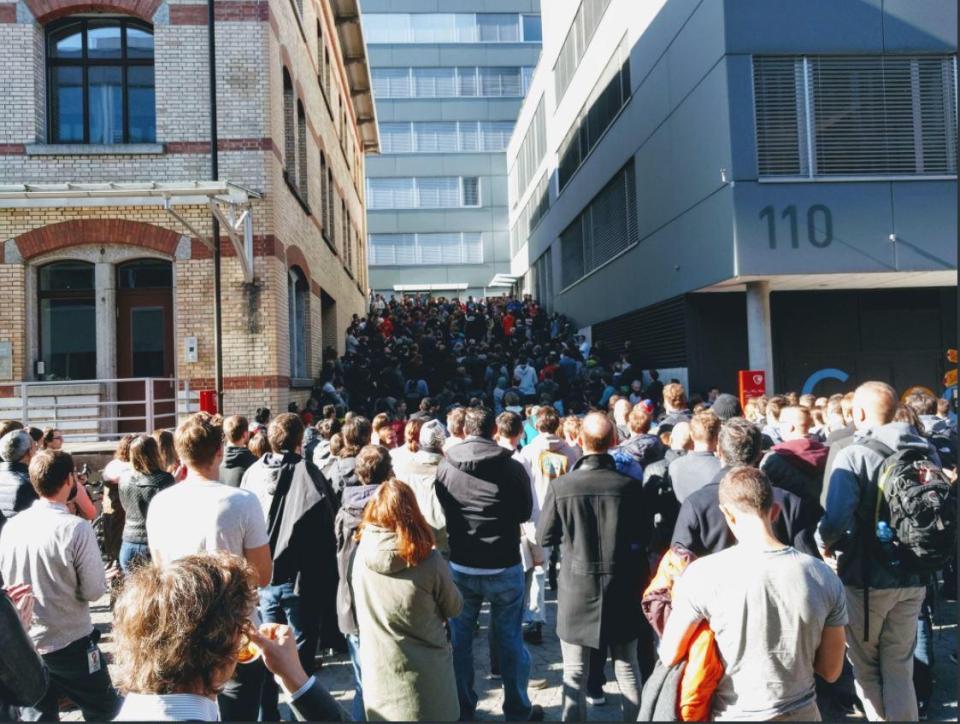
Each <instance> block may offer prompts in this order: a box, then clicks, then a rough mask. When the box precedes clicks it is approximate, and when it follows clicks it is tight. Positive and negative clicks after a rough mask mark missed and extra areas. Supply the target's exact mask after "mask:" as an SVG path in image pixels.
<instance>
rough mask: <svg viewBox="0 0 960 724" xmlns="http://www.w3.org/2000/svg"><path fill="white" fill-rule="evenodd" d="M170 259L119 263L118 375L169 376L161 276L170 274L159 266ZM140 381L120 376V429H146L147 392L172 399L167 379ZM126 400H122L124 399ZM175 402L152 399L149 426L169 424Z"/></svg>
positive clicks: (167, 294)
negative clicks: (148, 382)
mask: <svg viewBox="0 0 960 724" xmlns="http://www.w3.org/2000/svg"><path fill="white" fill-rule="evenodd" d="M158 265H166V267H168V268H169V267H170V263H169V262H162V261H159V260H142V261H138V262H131V263H130V264H127V265H123V266H120V267H118V284H117V377H118V378H121V379H123V378H136V377H147V378H172V377H173V373H174V357H173V289H172V288H171V286H170V284H169V283H166V285H164V282H166V280H168V279H169V278H170V273H169V272H168V273H165V270H164V269H163V267H159V268H158ZM145 387H146V386H145V385H144V383H143V382H142V381H131V382H119V383H118V384H117V398H118V400H119V401H120V402H121V404H119V405H118V406H117V407H118V413H117V415H118V416H119V417H125V418H131V419H127V420H120V421H119V422H118V426H117V429H118V431H119V432H147V433H150V432H152V430H150V429H147V427H148V426H147V422H146V420H145V415H146V405H145V400H146V399H147V394H150V393H152V395H153V398H154V399H155V400H172V399H173V398H174V396H175V390H174V389H173V384H172V383H156V384H153V385H152V389H151V390H150V391H149V393H148V391H147V390H146V389H145ZM125 400H129V401H130V402H128V403H127V404H123V401H125ZM174 405H175V403H174V402H158V403H156V404H155V405H154V423H153V428H160V427H172V426H173V424H174Z"/></svg>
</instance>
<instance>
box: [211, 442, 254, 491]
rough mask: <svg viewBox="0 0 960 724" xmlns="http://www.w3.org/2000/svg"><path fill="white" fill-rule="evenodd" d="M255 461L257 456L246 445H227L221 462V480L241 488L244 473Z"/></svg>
mask: <svg viewBox="0 0 960 724" xmlns="http://www.w3.org/2000/svg"><path fill="white" fill-rule="evenodd" d="M255 462H257V456H256V455H254V454H253V453H252V452H250V450H248V449H247V447H246V446H245V445H227V446H226V447H225V448H224V449H223V462H222V463H220V482H221V483H223V484H224V485H230V486H232V487H234V488H239V487H240V482H241V481H242V480H243V474H244V473H245V472H247V468H249V467H250V466H251V465H253V464H254V463H255Z"/></svg>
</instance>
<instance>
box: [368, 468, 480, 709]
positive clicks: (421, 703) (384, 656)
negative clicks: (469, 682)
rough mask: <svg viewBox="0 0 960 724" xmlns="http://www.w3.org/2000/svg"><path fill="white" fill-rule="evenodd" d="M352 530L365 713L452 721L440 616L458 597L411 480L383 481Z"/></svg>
mask: <svg viewBox="0 0 960 724" xmlns="http://www.w3.org/2000/svg"><path fill="white" fill-rule="evenodd" d="M356 535H357V538H358V539H359V541H360V543H359V546H358V547H357V552H356V558H355V560H354V564H353V574H352V575H353V578H352V581H353V595H354V603H355V605H356V612H357V623H358V625H359V629H360V668H361V671H362V679H363V702H364V709H365V712H366V718H367V720H368V721H374V720H394V721H418V720H421V721H422V720H427V721H430V720H433V721H456V720H457V719H458V718H459V716H460V704H459V702H458V700H457V683H456V678H455V676H454V673H453V653H452V650H451V647H450V643H449V641H448V639H447V631H446V622H447V620H448V619H450V618H453V617H454V616H456V615H457V614H459V613H460V609H461V608H462V607H463V599H462V598H461V596H460V591H459V590H457V587H456V585H455V584H454V582H453V578H452V577H451V575H450V570H449V568H448V567H447V564H446V561H444V559H443V557H442V556H441V555H440V553H438V552H437V551H436V549H434V547H433V533H432V531H431V530H430V526H429V525H427V522H426V520H424V517H423V515H422V514H421V513H420V509H419V507H418V505H417V499H416V497H415V496H414V494H413V491H412V490H411V489H410V487H409V486H408V485H406V484H405V483H401V482H400V481H399V480H395V479H391V480H389V481H387V482H385V483H383V484H382V485H381V486H380V489H379V490H378V491H377V493H376V495H375V496H374V497H373V499H372V500H371V501H370V502H369V503H368V504H367V507H366V510H365V511H364V515H363V521H362V523H361V525H360V528H359V529H358V530H357V534H356Z"/></svg>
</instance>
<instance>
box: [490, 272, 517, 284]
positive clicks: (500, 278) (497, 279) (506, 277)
mask: <svg viewBox="0 0 960 724" xmlns="http://www.w3.org/2000/svg"><path fill="white" fill-rule="evenodd" d="M522 278H523V277H519V276H514V275H513V274H494V275H493V279H491V280H490V282H489V283H488V284H487V286H488V287H512V286H513V285H514V284H516V283H517V282H518V281H520V279H522Z"/></svg>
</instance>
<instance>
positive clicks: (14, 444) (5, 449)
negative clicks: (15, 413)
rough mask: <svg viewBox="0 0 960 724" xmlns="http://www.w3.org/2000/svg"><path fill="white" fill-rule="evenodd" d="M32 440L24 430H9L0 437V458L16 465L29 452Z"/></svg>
mask: <svg viewBox="0 0 960 724" xmlns="http://www.w3.org/2000/svg"><path fill="white" fill-rule="evenodd" d="M32 445H33V438H31V437H30V435H29V434H28V433H27V432H26V431H24V430H11V431H10V432H8V433H7V434H6V435H4V436H3V437H0V458H2V459H3V461H4V462H7V463H17V462H20V460H21V459H22V458H23V456H24V455H26V454H27V453H28V452H30V447H31V446H32Z"/></svg>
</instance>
